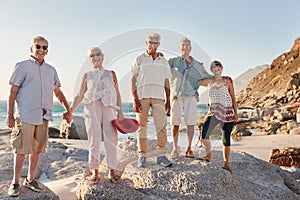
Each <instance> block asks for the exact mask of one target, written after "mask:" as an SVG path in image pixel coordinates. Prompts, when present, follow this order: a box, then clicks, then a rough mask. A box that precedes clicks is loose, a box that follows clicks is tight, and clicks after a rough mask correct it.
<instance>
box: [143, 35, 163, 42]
mask: <svg viewBox="0 0 300 200" xmlns="http://www.w3.org/2000/svg"><path fill="white" fill-rule="evenodd" d="M150 38H157V39H158V41H160V34H159V33H150V34H148V35H147V37H146V41H149V39H150Z"/></svg>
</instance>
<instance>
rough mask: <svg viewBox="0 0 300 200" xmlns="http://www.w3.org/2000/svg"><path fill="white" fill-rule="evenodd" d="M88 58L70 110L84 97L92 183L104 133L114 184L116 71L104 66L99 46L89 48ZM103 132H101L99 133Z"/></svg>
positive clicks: (120, 116) (118, 101) (118, 100)
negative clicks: (88, 68) (88, 65)
mask: <svg viewBox="0 0 300 200" xmlns="http://www.w3.org/2000/svg"><path fill="white" fill-rule="evenodd" d="M88 57H89V60H90V62H91V63H92V65H93V69H92V70H90V71H88V72H87V73H85V74H84V75H83V78H82V82H81V86H80V89H79V91H78V93H77V95H76V96H75V97H74V100H73V102H72V105H71V110H72V112H73V111H74V110H76V109H77V108H78V106H79V105H80V103H81V102H82V101H83V100H84V118H85V126H86V131H87V135H88V144H89V168H90V170H91V171H92V178H91V179H90V183H91V184H97V183H98V182H99V167H100V144H101V141H102V135H103V136H104V147H105V150H106V159H107V165H108V168H109V174H108V178H109V179H110V180H111V182H113V183H118V182H119V179H120V178H119V177H118V176H117V175H116V174H115V170H114V169H115V168H116V165H117V142H118V135H117V130H116V128H115V127H114V126H113V125H112V123H111V121H112V120H113V119H114V118H115V112H116V110H118V116H117V119H118V120H120V121H122V120H123V112H122V109H121V104H122V102H121V95H120V92H119V88H118V80H117V77H116V73H115V72H114V71H111V70H106V69H104V68H103V66H102V63H103V54H102V51H101V49H100V48H99V47H93V48H91V49H89V51H88ZM102 133H103V134H102Z"/></svg>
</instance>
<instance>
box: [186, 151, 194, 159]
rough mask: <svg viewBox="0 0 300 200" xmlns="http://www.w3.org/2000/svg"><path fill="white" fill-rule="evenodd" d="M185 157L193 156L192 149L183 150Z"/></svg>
mask: <svg viewBox="0 0 300 200" xmlns="http://www.w3.org/2000/svg"><path fill="white" fill-rule="evenodd" d="M185 157H187V158H195V155H194V152H193V151H191V150H190V151H186V152H185Z"/></svg>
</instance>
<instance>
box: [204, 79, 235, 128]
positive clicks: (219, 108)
mask: <svg viewBox="0 0 300 200" xmlns="http://www.w3.org/2000/svg"><path fill="white" fill-rule="evenodd" d="M210 85H211V83H210V84H209V91H208V93H209V105H210V107H209V115H214V116H215V117H216V118H217V119H219V120H221V121H223V122H232V121H234V112H233V106H232V99H231V96H230V94H229V91H228V88H227V87H226V79H224V84H223V85H222V86H221V87H219V88H212V87H210Z"/></svg>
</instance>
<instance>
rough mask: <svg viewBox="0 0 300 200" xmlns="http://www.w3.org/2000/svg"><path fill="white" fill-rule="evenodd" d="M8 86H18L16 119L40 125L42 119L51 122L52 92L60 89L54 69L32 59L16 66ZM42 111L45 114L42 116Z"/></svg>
mask: <svg viewBox="0 0 300 200" xmlns="http://www.w3.org/2000/svg"><path fill="white" fill-rule="evenodd" d="M9 84H10V85H16V86H19V90H18V93H17V97H16V102H17V109H16V117H17V118H19V119H20V120H21V121H24V122H26V123H30V124H34V125H40V124H43V119H46V120H52V119H53V117H52V107H53V90H54V88H55V87H56V86H57V87H60V86H61V85H60V81H59V78H58V75H57V72H56V70H55V68H54V67H52V66H51V65H49V64H47V63H45V62H43V63H42V64H41V65H40V64H39V63H38V62H37V61H36V60H35V59H33V58H30V59H28V60H25V61H22V62H19V63H17V64H16V66H15V68H14V71H13V73H12V75H11V77H10V81H9ZM43 109H44V110H45V111H46V113H45V114H44V115H43Z"/></svg>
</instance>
